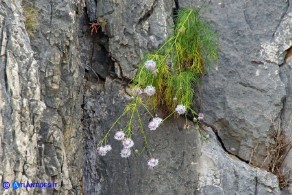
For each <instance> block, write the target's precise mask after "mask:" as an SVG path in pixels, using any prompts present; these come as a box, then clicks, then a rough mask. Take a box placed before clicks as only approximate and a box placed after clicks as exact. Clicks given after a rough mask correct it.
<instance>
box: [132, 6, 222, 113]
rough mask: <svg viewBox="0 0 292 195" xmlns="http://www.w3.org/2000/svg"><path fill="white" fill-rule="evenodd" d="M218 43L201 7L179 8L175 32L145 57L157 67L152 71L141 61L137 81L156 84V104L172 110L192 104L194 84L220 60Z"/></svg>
mask: <svg viewBox="0 0 292 195" xmlns="http://www.w3.org/2000/svg"><path fill="white" fill-rule="evenodd" d="M217 43H218V41H217V36H216V33H215V32H214V31H213V30H211V29H210V28H209V26H208V24H207V23H206V22H204V21H203V20H201V19H200V17H199V10H194V9H183V10H181V11H179V12H178V16H177V25H176V27H175V30H174V33H173V35H172V36H170V37H169V38H168V39H167V40H166V42H165V43H164V44H163V45H162V46H161V47H160V48H159V49H158V50H157V51H154V52H152V53H149V54H148V55H146V57H145V59H151V60H153V61H155V62H156V65H157V70H156V71H155V72H151V71H149V70H148V69H147V68H146V67H145V66H144V64H141V65H140V69H139V71H138V74H137V76H136V77H135V79H134V83H135V84H136V86H138V87H141V88H145V87H146V86H147V85H153V86H155V89H156V90H157V93H156V95H155V96H154V99H153V105H154V108H157V107H161V108H167V111H171V110H173V109H174V108H175V106H176V105H177V104H183V105H185V106H186V107H187V108H190V105H191V103H192V101H193V96H194V90H193V88H194V86H193V84H194V83H195V82H197V81H198V80H199V78H200V77H201V76H202V75H203V74H204V73H205V71H206V68H208V67H209V65H210V64H211V63H212V61H216V60H217V51H218V44H217Z"/></svg>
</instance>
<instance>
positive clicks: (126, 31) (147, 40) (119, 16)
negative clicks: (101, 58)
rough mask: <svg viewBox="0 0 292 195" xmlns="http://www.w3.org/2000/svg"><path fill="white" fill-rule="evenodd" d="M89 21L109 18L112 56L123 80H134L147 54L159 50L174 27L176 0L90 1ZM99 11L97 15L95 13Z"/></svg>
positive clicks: (108, 28)
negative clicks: (173, 16)
mask: <svg viewBox="0 0 292 195" xmlns="http://www.w3.org/2000/svg"><path fill="white" fill-rule="evenodd" d="M87 3H88V4H87V10H88V11H87V13H88V15H89V18H90V20H92V19H93V18H94V17H96V18H94V19H98V18H101V17H104V18H105V19H107V25H108V26H107V28H106V32H107V35H108V37H109V53H110V55H111V57H112V58H113V60H114V61H115V62H116V63H117V64H119V66H120V67H121V70H122V73H123V76H124V77H127V78H130V79H131V78H133V76H134V74H135V72H136V68H137V65H138V64H139V63H140V60H141V58H143V54H144V52H146V51H147V50H149V49H153V48H157V47H158V46H159V44H161V43H162V42H163V41H164V40H165V38H166V37H167V35H168V34H169V31H170V28H169V26H171V25H172V15H171V14H172V7H173V1H165V0H146V1H136V0H130V1H123V2H120V1H115V0H102V1H97V4H95V2H92V1H87ZM95 10H96V12H95Z"/></svg>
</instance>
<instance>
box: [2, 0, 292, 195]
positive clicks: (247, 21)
mask: <svg viewBox="0 0 292 195" xmlns="http://www.w3.org/2000/svg"><path fill="white" fill-rule="evenodd" d="M22 3H27V4H30V5H31V6H33V7H35V8H36V9H37V10H38V20H39V23H40V24H39V27H38V30H37V32H36V33H35V34H34V35H33V36H31V37H28V34H27V33H26V30H25V27H24V17H23V10H22V5H21V4H22ZM85 3H86V5H87V9H86V10H83V6H84V5H85ZM178 3H179V5H180V7H186V6H201V4H202V1H199V0H197V1H193V0H184V1H178ZM174 4H175V3H174V1H166V0H145V1H142V0H121V1H117V0H98V1H96V0H85V2H83V1H77V0H75V1H71V0H54V1H46V0H35V1H25V2H22V1H21V0H19V1H18V0H17V1H16V0H15V1H10V0H2V1H1V2H0V42H1V46H0V59H1V66H0V80H1V81H0V135H1V136H0V143H1V148H0V159H1V161H0V162H1V164H0V177H1V182H3V181H9V182H11V181H13V180H17V181H21V182H26V181H31V182H35V181H43V182H46V181H47V182H48V181H51V182H52V181H54V182H57V183H58V185H59V187H58V188H56V189H55V190H52V189H42V190H41V189H28V190H27V189H19V190H18V191H15V193H16V194H82V193H84V194H121V195H123V194H125V195H129V194H130V195H132V194H139V195H140V194H145V195H146V194H178V195H180V194H215V193H216V194H235V193H237V194H280V191H279V188H278V181H277V179H276V177H275V176H274V175H272V174H270V173H267V172H265V171H263V170H260V169H258V168H255V167H252V166H249V165H248V164H246V163H245V162H243V161H240V160H238V159H237V158H236V157H234V156H232V155H227V154H226V153H225V152H224V151H223V149H222V145H221V143H218V142H217V141H216V137H215V136H214V135H213V133H212V132H210V130H209V129H207V130H206V132H201V133H202V134H203V135H204V136H203V137H202V136H201V134H200V133H199V131H198V130H197V127H194V126H192V127H191V128H190V129H189V130H184V129H183V128H182V127H183V123H184V121H182V120H177V121H174V120H169V122H166V123H165V124H164V125H163V126H161V128H159V130H157V131H155V132H151V133H150V132H147V134H148V136H149V141H150V145H151V146H153V147H152V148H153V151H152V155H153V156H154V157H157V158H159V160H160V164H159V166H158V167H157V168H156V169H154V170H148V167H147V164H146V162H147V159H148V158H149V156H147V155H146V153H145V152H144V153H143V154H142V155H137V154H133V155H132V157H131V158H129V159H121V158H120V156H119V151H120V149H121V146H120V144H119V143H118V142H116V141H115V140H113V139H112V138H111V139H110V143H112V144H113V151H112V152H111V153H110V155H108V156H106V157H99V156H98V155H97V153H96V144H97V143H98V142H99V140H100V139H101V137H102V135H103V134H104V133H105V132H106V130H107V129H109V128H110V126H111V124H112V122H113V120H114V119H115V118H116V117H118V115H119V114H120V113H121V112H122V111H123V106H124V105H125V104H126V103H127V102H128V101H129V100H130V98H129V96H128V95H127V93H126V92H125V91H126V90H125V86H126V85H127V83H128V79H129V78H132V77H133V75H134V73H135V71H136V68H137V65H138V63H139V62H140V59H141V58H143V55H144V54H145V52H147V51H149V50H152V49H156V48H157V47H158V46H159V44H161V43H162V42H163V41H164V40H165V38H166V37H167V36H168V35H169V33H171V28H170V27H171V26H172V25H173V21H172V9H173V7H174ZM204 4H205V5H206V6H205V8H206V9H203V10H202V12H201V13H202V16H203V17H204V18H205V19H207V20H209V21H210V23H211V25H212V27H213V28H214V29H215V30H216V31H217V32H218V35H219V39H220V59H219V63H218V64H217V65H216V66H215V67H214V70H213V71H212V72H210V73H209V74H208V75H206V76H205V77H204V79H203V82H202V85H203V86H202V88H201V90H200V93H199V95H198V96H199V98H200V102H201V103H202V110H201V111H203V112H204V113H205V116H206V121H207V122H208V123H210V124H212V125H214V126H215V127H216V128H217V129H218V130H219V132H218V133H219V136H220V137H221V138H222V141H223V144H224V146H225V147H226V149H227V150H228V151H229V152H232V153H234V154H235V155H237V156H239V157H241V158H243V159H245V160H250V156H251V153H253V156H252V158H251V159H252V162H253V164H258V165H259V164H260V163H261V162H262V161H263V159H264V158H265V155H266V154H267V151H266V146H267V145H268V144H269V143H270V142H271V141H272V140H270V137H269V136H270V135H271V133H272V131H273V129H272V128H271V126H272V125H271V124H272V120H275V119H277V120H278V122H280V124H281V127H282V129H284V130H285V131H286V133H287V134H288V137H289V136H290V135H291V134H292V132H291V129H292V126H291V109H292V105H291V91H292V89H291V78H292V77H291V66H292V64H291V63H292V60H291V58H288V56H289V55H290V54H291V53H289V52H292V51H291V49H290V50H289V48H291V45H292V39H291V37H292V35H291V34H292V29H291V28H292V25H291V21H292V4H291V0H290V1H287V0H279V1H264V0H250V1H242V0H234V1H228V0H222V1H215V0H210V1H205V2H204ZM84 11H85V12H84ZM84 13H87V15H86V14H84ZM101 17H104V18H106V19H107V25H106V33H105V34H104V33H102V32H98V33H97V34H92V35H91V34H90V30H89V23H90V22H92V21H94V20H96V19H99V18H101ZM285 56H286V57H285ZM84 76H85V77H84ZM84 78H85V79H84ZM83 87H84V90H83ZM83 95H84V99H82V96H83ZM82 106H83V108H84V115H83V113H82V110H81V107H82ZM81 119H82V120H83V122H81ZM149 119H150V118H149V116H147V115H143V123H144V125H145V126H147V123H148V121H149ZM126 121H127V120H126V119H124V120H122V122H121V123H119V124H118V126H117V128H120V127H123V126H124V125H125V123H126ZM82 125H84V127H82ZM114 130H115V129H114ZM138 132H139V130H138V129H136V131H135V133H134V134H133V138H134V140H135V149H141V148H142V144H143V140H142V139H141V137H139V136H138ZM208 136H209V138H208V139H207V140H206V137H208ZM83 139H85V142H84V143H83ZM83 147H84V150H83ZM291 160H292V152H290V153H289V154H288V156H287V158H286V160H285V162H284V164H283V167H282V168H283V169H284V170H287V169H291V168H292V167H291V163H290V162H291ZM83 161H84V162H83ZM83 163H84V164H83ZM289 190H290V191H289ZM11 193H12V192H11V190H6V191H4V190H3V188H2V187H1V188H0V194H11ZM282 193H283V194H291V193H292V190H291V189H289V188H288V189H286V191H283V192H282Z"/></svg>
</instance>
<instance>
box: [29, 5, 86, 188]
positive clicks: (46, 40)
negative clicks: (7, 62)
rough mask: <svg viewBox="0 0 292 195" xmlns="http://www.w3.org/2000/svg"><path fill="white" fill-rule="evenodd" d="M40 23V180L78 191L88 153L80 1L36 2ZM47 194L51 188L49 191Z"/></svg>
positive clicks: (37, 41)
mask: <svg viewBox="0 0 292 195" xmlns="http://www.w3.org/2000/svg"><path fill="white" fill-rule="evenodd" d="M34 6H35V7H36V9H38V19H39V21H40V26H39V28H38V29H39V30H38V32H37V33H36V34H35V35H34V36H33V37H32V39H31V40H32V43H31V44H32V46H33V48H34V51H35V52H36V53H37V55H36V58H37V60H38V61H39V64H40V68H39V70H40V82H41V87H42V91H41V93H42V98H43V99H44V102H45V104H46V106H47V109H46V110H45V111H44V114H43V117H42V119H41V129H40V132H39V140H38V154H39V156H38V159H39V164H38V165H39V173H38V174H39V180H41V181H44V180H53V181H55V182H57V183H58V185H59V186H60V188H59V189H57V190H58V192H56V193H71V194H72V193H73V194H79V193H80V191H81V187H82V165H83V160H82V158H80V157H81V156H82V154H83V150H82V149H83V148H82V147H80V146H82V143H83V139H82V137H83V133H82V126H81V118H82V110H81V104H82V81H83V79H82V78H83V75H84V73H83V72H84V69H83V67H82V66H80V64H81V63H80V56H79V41H78V39H77V29H78V20H79V17H77V12H78V11H79V12H81V13H82V7H80V4H79V3H77V1H76V2H75V1H71V0H65V1H63V0H60V1H50V2H49V1H46V0H37V1H35V3H34ZM46 193H48V192H46Z"/></svg>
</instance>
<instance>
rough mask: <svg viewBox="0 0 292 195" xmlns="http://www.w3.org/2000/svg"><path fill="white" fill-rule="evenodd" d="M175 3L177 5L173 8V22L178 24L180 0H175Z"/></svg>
mask: <svg viewBox="0 0 292 195" xmlns="http://www.w3.org/2000/svg"><path fill="white" fill-rule="evenodd" d="M174 5H175V7H174V8H173V10H172V11H173V14H172V17H173V23H174V25H176V23H177V14H178V11H179V9H180V7H179V2H178V0H174Z"/></svg>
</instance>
